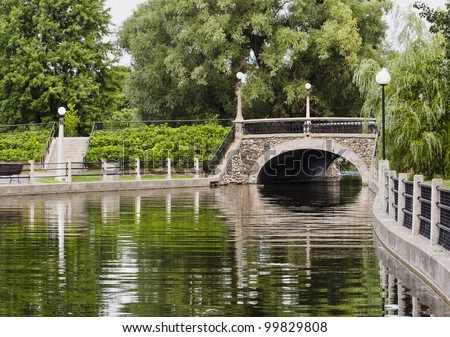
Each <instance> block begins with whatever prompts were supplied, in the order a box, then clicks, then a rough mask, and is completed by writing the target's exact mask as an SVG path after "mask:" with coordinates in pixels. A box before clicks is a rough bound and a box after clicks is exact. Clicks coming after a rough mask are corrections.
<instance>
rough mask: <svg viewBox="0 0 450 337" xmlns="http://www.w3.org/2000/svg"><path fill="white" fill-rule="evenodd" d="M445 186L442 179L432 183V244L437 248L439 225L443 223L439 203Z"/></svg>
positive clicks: (434, 180)
mask: <svg viewBox="0 0 450 337" xmlns="http://www.w3.org/2000/svg"><path fill="white" fill-rule="evenodd" d="M442 185H443V181H442V179H441V178H436V179H433V180H432V182H431V219H430V220H431V222H430V244H431V245H432V246H437V244H438V241H439V231H440V228H439V227H438V224H439V223H440V221H441V209H440V208H439V207H438V203H439V202H440V200H441V191H440V190H439V189H440V188H441V187H442Z"/></svg>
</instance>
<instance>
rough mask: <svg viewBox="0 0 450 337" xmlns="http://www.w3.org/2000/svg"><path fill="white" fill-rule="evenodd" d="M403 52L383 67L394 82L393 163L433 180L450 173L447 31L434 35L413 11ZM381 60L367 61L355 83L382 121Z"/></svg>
mask: <svg viewBox="0 0 450 337" xmlns="http://www.w3.org/2000/svg"><path fill="white" fill-rule="evenodd" d="M400 42H401V46H402V49H401V51H394V52H391V53H390V55H389V56H388V59H387V61H386V62H385V64H384V65H383V66H385V67H386V68H388V70H389V72H390V73H391V76H392V81H391V83H390V84H389V85H387V86H386V152H387V159H389V160H390V163H391V167H392V168H393V169H395V170H398V171H401V172H410V173H415V174H419V173H420V174H425V175H426V176H427V177H429V178H431V177H433V176H436V175H441V176H448V175H449V174H450V165H449V163H450V137H449V131H448V130H449V127H450V114H449V113H448V111H447V108H446V107H447V104H446V97H447V95H448V93H449V85H448V82H447V79H446V78H445V77H443V76H441V75H442V64H443V62H444V59H445V56H444V52H443V48H442V45H443V44H445V40H444V37H443V36H442V34H430V33H429V32H428V31H427V28H426V26H425V24H424V23H423V22H422V21H421V20H420V19H419V18H418V17H417V16H416V15H415V14H414V13H409V14H408V18H407V24H406V26H405V28H404V30H403V32H402V33H401V35H400ZM380 67H381V66H380V64H379V63H378V62H377V61H375V60H372V59H367V60H364V61H363V62H362V63H361V65H360V67H359V69H358V71H357V72H356V74H355V77H354V81H355V83H356V84H357V85H358V87H359V88H360V91H361V94H362V96H363V97H364V99H365V103H364V106H363V113H364V115H365V116H368V117H369V116H377V118H378V119H379V120H381V89H380V86H379V85H378V84H377V83H376V82H375V75H376V73H377V72H378V71H379V70H380Z"/></svg>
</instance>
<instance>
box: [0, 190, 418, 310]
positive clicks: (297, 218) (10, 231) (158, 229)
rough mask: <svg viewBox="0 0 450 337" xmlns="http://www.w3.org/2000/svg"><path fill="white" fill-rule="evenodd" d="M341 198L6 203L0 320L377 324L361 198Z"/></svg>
mask: <svg viewBox="0 0 450 337" xmlns="http://www.w3.org/2000/svg"><path fill="white" fill-rule="evenodd" d="M336 193H337V192H336ZM339 193H340V196H339V197H336V198H335V199H334V200H335V201H336V202H330V203H329V204H328V206H326V207H325V206H324V205H325V202H324V203H321V205H322V206H320V207H319V206H317V205H314V204H312V205H311V204H310V205H305V204H304V203H303V204H302V202H301V201H299V200H298V199H297V200H296V199H295V198H294V199H293V200H291V201H289V198H293V197H291V196H290V194H288V195H287V197H286V200H284V201H283V202H282V203H278V202H276V200H277V199H278V198H279V194H277V193H275V194H273V195H271V194H270V193H265V192H262V191H261V189H258V188H257V187H256V186H234V187H229V188H219V189H183V190H161V191H140V192H126V193H125V192H120V193H101V194H76V195H67V196H54V197H51V196H49V197H46V198H42V197H39V196H37V197H26V198H25V197H22V198H19V199H17V200H16V201H14V202H13V201H10V206H11V209H19V210H20V214H21V215H20V216H18V217H17V218H15V220H14V221H10V224H9V225H8V226H3V227H1V228H0V230H1V231H2V232H1V233H0V252H1V254H0V263H1V267H0V268H2V269H1V270H0V289H3V291H2V292H0V314H1V315H3V316H27V315H28V316H42V315H45V316H69V315H75V316H119V315H120V316H122V315H130V316H208V315H210V316H291V315H294V316H327V315H330V316H331V315H336V316H379V315H381V314H382V301H381V297H380V293H381V287H380V281H379V280H380V278H379V274H378V273H379V266H378V260H377V259H376V257H375V255H374V251H373V243H372V229H371V225H370V222H371V213H370V205H371V200H370V196H369V194H368V193H366V192H365V191H364V190H361V187H360V186H359V187H358V191H357V193H355V194H352V196H350V192H348V193H349V196H348V198H347V197H345V193H347V192H345V191H343V190H340V192H339ZM343 195H344V197H343ZM346 198H347V199H346ZM332 199H333V197H332ZM343 199H345V200H344V201H343ZM5 205H6V204H5ZM5 207H6V206H5ZM62 223H63V224H64V226H63V227H61V224H62ZM5 289H7V290H5ZM420 298H421V299H422V297H420ZM6 303H8V305H9V306H7V305H6Z"/></svg>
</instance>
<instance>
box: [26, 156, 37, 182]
mask: <svg viewBox="0 0 450 337" xmlns="http://www.w3.org/2000/svg"><path fill="white" fill-rule="evenodd" d="M29 164H30V172H29V179H28V183H29V184H34V183H35V182H36V179H35V178H34V160H30V161H29Z"/></svg>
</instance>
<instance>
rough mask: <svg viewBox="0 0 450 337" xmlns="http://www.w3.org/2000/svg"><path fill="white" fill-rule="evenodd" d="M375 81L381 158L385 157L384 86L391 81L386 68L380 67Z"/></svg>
mask: <svg viewBox="0 0 450 337" xmlns="http://www.w3.org/2000/svg"><path fill="white" fill-rule="evenodd" d="M375 79H376V81H377V83H378V84H379V85H381V133H382V140H381V141H382V150H383V152H382V157H383V160H385V159H386V132H385V124H386V121H385V113H386V105H385V94H384V87H385V86H386V85H387V84H389V82H390V81H391V75H390V74H389V72H388V71H387V69H386V68H383V69H381V70H380V71H379V72H378V74H377V76H376V78H375Z"/></svg>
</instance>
